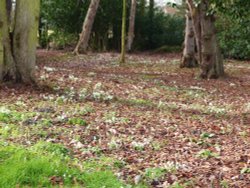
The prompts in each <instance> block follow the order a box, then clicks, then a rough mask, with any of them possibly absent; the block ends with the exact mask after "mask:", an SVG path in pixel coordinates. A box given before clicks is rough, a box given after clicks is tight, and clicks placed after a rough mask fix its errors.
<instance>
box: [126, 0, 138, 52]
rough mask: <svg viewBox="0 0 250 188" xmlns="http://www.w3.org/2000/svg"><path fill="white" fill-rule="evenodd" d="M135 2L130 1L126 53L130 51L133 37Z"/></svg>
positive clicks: (134, 0)
mask: <svg viewBox="0 0 250 188" xmlns="http://www.w3.org/2000/svg"><path fill="white" fill-rule="evenodd" d="M136 3H137V2H136V0H131V7H130V17H129V29H128V41H127V51H131V49H132V44H133V41H134V37H135V33H134V30H135V15H136Z"/></svg>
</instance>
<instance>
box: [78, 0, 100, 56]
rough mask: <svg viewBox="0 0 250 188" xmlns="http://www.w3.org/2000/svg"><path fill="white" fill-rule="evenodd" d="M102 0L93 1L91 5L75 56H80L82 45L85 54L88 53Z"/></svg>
mask: <svg viewBox="0 0 250 188" xmlns="http://www.w3.org/2000/svg"><path fill="white" fill-rule="evenodd" d="M99 2H100V0H91V3H90V5H89V9H88V12H87V15H86V17H85V20H84V23H83V26H82V32H81V34H80V38H79V41H78V43H77V45H76V47H75V49H74V53H75V54H79V48H80V46H81V44H83V45H82V49H83V52H86V50H87V47H88V42H89V38H90V34H91V30H92V26H93V23H94V20H95V15H96V12H97V9H98V6H99Z"/></svg>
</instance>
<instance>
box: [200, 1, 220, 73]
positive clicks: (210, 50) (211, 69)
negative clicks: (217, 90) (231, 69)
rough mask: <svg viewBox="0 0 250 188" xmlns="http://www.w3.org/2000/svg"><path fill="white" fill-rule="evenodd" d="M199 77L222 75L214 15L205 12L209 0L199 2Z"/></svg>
mask: <svg viewBox="0 0 250 188" xmlns="http://www.w3.org/2000/svg"><path fill="white" fill-rule="evenodd" d="M200 6H201V11H200V14H201V15H200V17H201V22H200V23H201V33H202V35H201V56H202V63H201V77H202V78H218V77H220V76H223V75H224V68H223V60H222V55H221V52H220V48H219V45H218V41H217V39H216V29H215V24H214V22H215V18H214V15H210V14H207V11H208V9H209V1H208V0H202V2H201V5H200Z"/></svg>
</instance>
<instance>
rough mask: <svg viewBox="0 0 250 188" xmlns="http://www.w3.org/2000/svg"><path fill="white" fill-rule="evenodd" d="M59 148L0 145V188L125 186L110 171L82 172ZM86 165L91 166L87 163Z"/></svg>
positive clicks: (117, 187) (93, 169)
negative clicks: (27, 147)
mask: <svg viewBox="0 0 250 188" xmlns="http://www.w3.org/2000/svg"><path fill="white" fill-rule="evenodd" d="M67 156H69V152H68V150H67V149H66V148H65V147H64V146H62V145H59V144H52V143H46V142H39V143H37V144H36V145H34V146H33V147H30V148H29V149H26V148H23V147H20V146H10V145H7V146H6V144H5V145H4V144H3V143H1V144H0V187H1V188H10V187H16V186H18V187H58V186H59V185H60V187H86V188H98V187H110V188H120V187H122V186H123V185H124V184H123V183H122V182H121V181H119V180H118V179H117V177H116V176H115V175H114V174H113V173H112V171H110V170H100V169H96V168H92V169H91V170H87V169H85V170H84V171H81V170H80V169H79V168H77V167H76V166H74V165H73V164H74V162H73V161H72V160H71V159H70V158H69V157H67ZM86 165H90V164H89V163H86Z"/></svg>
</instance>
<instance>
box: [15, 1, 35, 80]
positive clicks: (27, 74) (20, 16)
mask: <svg viewBox="0 0 250 188" xmlns="http://www.w3.org/2000/svg"><path fill="white" fill-rule="evenodd" d="M39 12H40V1H39V0H36V1H34V0H18V1H17V2H16V14H15V28H14V35H13V54H14V58H15V61H16V67H17V71H18V73H17V75H18V77H17V81H18V82H24V83H33V82H34V81H35V75H34V74H35V64H36V46H37V31H38V23H39Z"/></svg>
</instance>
